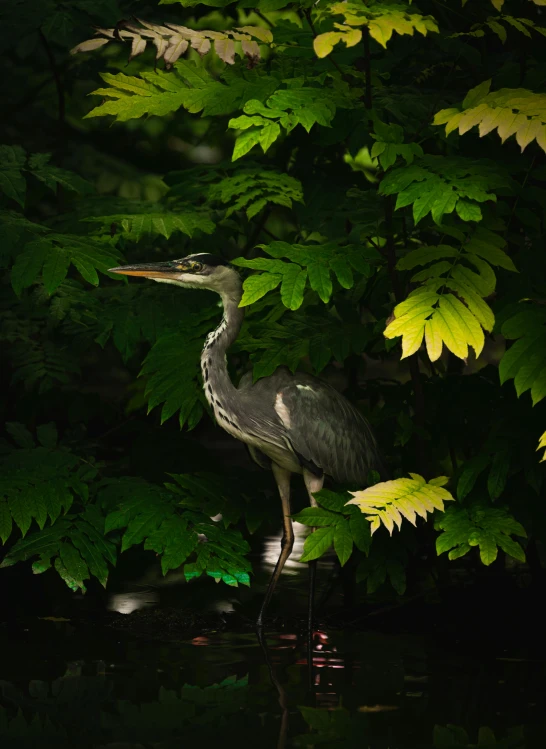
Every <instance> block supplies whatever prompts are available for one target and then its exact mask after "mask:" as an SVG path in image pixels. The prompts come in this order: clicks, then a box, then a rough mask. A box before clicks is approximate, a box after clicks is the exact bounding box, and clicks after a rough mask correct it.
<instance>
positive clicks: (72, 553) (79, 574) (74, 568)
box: [59, 543, 89, 588]
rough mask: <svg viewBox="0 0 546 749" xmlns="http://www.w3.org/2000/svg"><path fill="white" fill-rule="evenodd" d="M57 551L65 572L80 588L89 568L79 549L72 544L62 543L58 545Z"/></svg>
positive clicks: (86, 577)
mask: <svg viewBox="0 0 546 749" xmlns="http://www.w3.org/2000/svg"><path fill="white" fill-rule="evenodd" d="M59 552H60V557H61V562H62V563H63V564H64V566H65V568H66V571H67V573H68V574H69V575H70V577H71V578H72V579H73V580H75V581H76V582H77V584H78V587H79V588H82V587H83V581H84V580H86V579H88V578H89V570H88V568H87V565H86V564H85V562H84V561H83V559H82V558H81V556H80V553H79V551H78V550H77V549H76V548H75V547H74V546H72V544H69V543H62V544H60V546H59Z"/></svg>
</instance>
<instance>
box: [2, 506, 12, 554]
mask: <svg viewBox="0 0 546 749" xmlns="http://www.w3.org/2000/svg"><path fill="white" fill-rule="evenodd" d="M11 527H12V524H11V512H10V508H9V506H8V503H7V502H6V500H5V499H3V498H0V539H1V540H2V543H3V544H5V543H6V541H7V540H8V538H9V537H10V536H11Z"/></svg>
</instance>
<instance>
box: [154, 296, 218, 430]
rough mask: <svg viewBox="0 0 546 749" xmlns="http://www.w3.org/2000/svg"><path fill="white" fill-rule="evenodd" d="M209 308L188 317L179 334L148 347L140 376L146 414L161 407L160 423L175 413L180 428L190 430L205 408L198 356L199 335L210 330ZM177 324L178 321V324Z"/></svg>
mask: <svg viewBox="0 0 546 749" xmlns="http://www.w3.org/2000/svg"><path fill="white" fill-rule="evenodd" d="M213 313H214V310H213V309H210V308H209V309H206V310H204V311H203V313H201V314H197V313H196V314H188V315H187V316H186V317H185V321H186V323H187V325H186V326H185V328H184V329H183V332H178V331H177V332H172V333H167V334H165V335H163V336H161V337H160V338H159V339H158V340H157V341H156V343H155V344H154V345H153V346H152V348H151V350H150V352H149V354H148V355H147V357H146V359H145V360H144V363H143V365H142V370H141V372H140V374H141V375H142V376H143V377H145V378H146V388H145V397H146V400H147V402H148V412H149V411H151V410H152V409H153V408H155V407H156V406H158V405H160V404H163V407H162V409H161V423H163V422H164V421H166V420H167V419H169V418H170V417H171V416H173V415H174V414H175V413H177V412H179V422H180V426H183V425H184V424H186V425H187V426H188V429H193V428H194V427H195V426H196V425H197V424H198V423H199V421H200V419H201V417H202V415H203V410H204V407H205V405H204V404H205V399H204V396H203V394H202V391H201V385H200V380H199V379H198V377H199V376H200V374H199V356H200V353H201V349H202V348H203V340H202V338H203V334H204V332H205V330H209V329H210V317H211V314H213ZM178 322H179V323H180V321H178Z"/></svg>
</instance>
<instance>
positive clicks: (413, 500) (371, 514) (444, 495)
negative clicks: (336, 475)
mask: <svg viewBox="0 0 546 749" xmlns="http://www.w3.org/2000/svg"><path fill="white" fill-rule="evenodd" d="M410 476H411V478H410V479H394V480H392V481H383V482H382V483H380V484H375V485H374V486H370V487H368V488H367V489H364V490H361V491H358V492H351V494H352V495H353V499H351V500H349V502H348V503H347V504H350V505H356V506H357V507H359V508H360V510H361V511H362V512H363V513H364V514H365V516H366V520H369V521H370V531H371V533H372V534H373V533H375V531H376V530H377V529H378V528H380V527H381V525H382V524H383V525H384V526H385V528H386V529H387V530H388V531H389V533H391V534H392V531H393V529H394V526H395V524H396V525H397V526H398V530H400V527H401V525H402V519H403V518H406V520H409V522H410V523H411V524H412V525H415V522H416V516H417V515H419V516H420V517H422V518H425V519H426V517H427V513H432V512H434V510H440V512H443V511H444V502H449V501H451V500H453V499H454V498H453V497H452V496H451V494H450V493H449V492H448V491H447V489H444V488H443V487H444V485H445V484H447V482H448V481H449V478H448V477H446V476H438V478H435V479H431V480H430V481H429V482H428V483H427V482H426V481H425V479H424V478H423V477H422V476H419V474H417V473H410Z"/></svg>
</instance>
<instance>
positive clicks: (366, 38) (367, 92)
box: [362, 26, 372, 110]
mask: <svg viewBox="0 0 546 749" xmlns="http://www.w3.org/2000/svg"><path fill="white" fill-rule="evenodd" d="M362 41H363V42H364V75H365V76H366V82H365V88H364V105H365V107H366V109H367V110H371V108H372V65H371V56H370V32H369V30H368V27H367V26H364V28H363V29H362Z"/></svg>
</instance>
